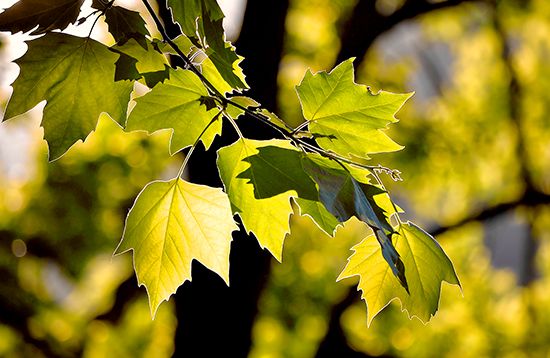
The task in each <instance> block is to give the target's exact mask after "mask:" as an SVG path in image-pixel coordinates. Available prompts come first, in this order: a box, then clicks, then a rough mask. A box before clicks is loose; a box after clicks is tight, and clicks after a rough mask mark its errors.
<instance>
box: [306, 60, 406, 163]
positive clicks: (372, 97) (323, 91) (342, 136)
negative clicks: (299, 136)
mask: <svg viewBox="0 0 550 358" xmlns="http://www.w3.org/2000/svg"><path fill="white" fill-rule="evenodd" d="M352 62H353V59H349V60H347V61H344V62H342V63H341V64H340V65H338V66H337V67H336V68H334V70H332V71H331V72H330V73H326V72H319V73H316V74H312V73H311V71H308V72H306V74H305V76H304V79H303V80H302V82H301V83H300V85H299V86H298V87H296V90H297V92H298V96H299V97H300V102H301V103H302V111H303V113H304V117H305V118H306V119H307V120H308V126H309V130H310V132H311V133H312V134H313V136H314V137H315V139H316V141H317V143H319V145H320V146H321V147H322V148H324V149H326V150H330V151H334V152H336V153H338V154H340V155H342V156H345V157H350V158H353V157H354V156H355V157H360V158H368V154H370V153H381V152H392V151H396V150H399V149H402V148H403V147H402V146H400V145H399V144H397V143H395V142H394V141H393V140H392V139H390V138H389V137H388V136H387V135H386V134H385V133H384V132H383V130H384V129H385V128H386V127H387V125H388V124H390V123H394V122H397V119H396V118H395V113H396V112H397V111H398V110H399V109H400V108H401V106H403V104H404V103H405V101H406V100H407V99H408V98H409V97H411V95H412V94H411V93H408V94H396V93H390V92H385V91H380V92H379V93H377V94H374V93H372V92H371V91H370V90H369V89H368V87H366V86H363V85H358V84H356V83H355V82H354V71H353V64H352Z"/></svg>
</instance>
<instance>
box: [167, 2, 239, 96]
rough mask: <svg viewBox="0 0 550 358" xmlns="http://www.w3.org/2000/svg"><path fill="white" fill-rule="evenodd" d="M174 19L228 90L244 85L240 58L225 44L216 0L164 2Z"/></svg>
mask: <svg viewBox="0 0 550 358" xmlns="http://www.w3.org/2000/svg"><path fill="white" fill-rule="evenodd" d="M167 4H168V6H169V7H170V9H171V10H172V16H173V18H174V20H175V21H176V22H177V23H178V24H179V25H180V27H181V30H182V32H183V33H184V34H185V35H186V36H187V37H188V38H189V39H190V40H191V41H192V42H193V44H194V45H195V46H196V47H198V48H200V49H202V50H203V51H205V53H206V55H207V57H208V58H209V59H210V60H211V62H212V64H213V65H214V66H215V67H216V69H217V71H218V72H219V74H220V75H221V76H222V77H223V79H224V80H225V81H226V82H227V83H228V84H229V86H230V87H231V88H232V89H246V88H248V85H247V84H246V82H245V80H244V75H243V74H242V71H241V69H240V67H239V63H240V62H241V61H242V59H243V58H242V57H241V56H239V55H237V53H236V52H235V47H234V46H233V45H231V43H230V42H227V41H225V32H224V30H223V24H222V22H223V18H224V14H223V12H222V10H221V8H220V7H219V5H218V3H217V2H216V0H186V1H181V0H168V1H167Z"/></svg>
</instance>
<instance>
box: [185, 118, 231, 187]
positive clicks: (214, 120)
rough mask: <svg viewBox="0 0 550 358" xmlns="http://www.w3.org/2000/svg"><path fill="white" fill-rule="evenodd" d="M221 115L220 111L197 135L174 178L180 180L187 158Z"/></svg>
mask: <svg viewBox="0 0 550 358" xmlns="http://www.w3.org/2000/svg"><path fill="white" fill-rule="evenodd" d="M221 113H222V111H219V112H218V113H217V114H216V115H215V116H214V117H212V119H211V120H210V122H208V124H207V125H206V127H204V129H203V130H202V132H201V133H200V134H199V136H198V137H197V139H196V140H195V143H193V146H191V149H189V152H187V154H186V155H185V159H184V160H183V164H182V165H181V167H180V170H179V171H178V176H177V177H176V178H181V176H182V174H183V172H184V171H185V167H186V166H187V162H188V161H189V158H191V155H192V154H193V151H194V150H195V147H196V146H197V145H198V144H199V141H200V140H201V138H202V136H203V135H204V133H206V131H207V130H208V128H210V126H211V125H212V124H213V123H214V122H216V121H217V120H218V119H219V118H220V114H221Z"/></svg>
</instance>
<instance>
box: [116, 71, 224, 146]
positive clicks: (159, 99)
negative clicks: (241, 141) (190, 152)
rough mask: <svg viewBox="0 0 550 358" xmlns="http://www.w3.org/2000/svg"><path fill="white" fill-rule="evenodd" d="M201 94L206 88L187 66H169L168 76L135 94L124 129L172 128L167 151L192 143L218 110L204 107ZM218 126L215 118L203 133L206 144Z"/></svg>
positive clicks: (151, 131) (153, 129)
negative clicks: (155, 84) (134, 102)
mask: <svg viewBox="0 0 550 358" xmlns="http://www.w3.org/2000/svg"><path fill="white" fill-rule="evenodd" d="M203 96H204V97H205V96H208V92H207V91H206V88H205V87H204V85H203V84H202V82H201V81H200V79H199V78H198V77H197V75H195V74H194V73H192V72H191V71H189V70H183V69H178V70H175V71H172V70H171V71H170V79H169V80H166V81H165V82H164V83H160V84H158V85H157V86H155V87H154V88H153V89H152V90H151V92H149V93H147V94H145V95H144V96H142V97H138V98H136V102H137V104H136V106H135V108H134V109H133V110H132V112H131V113H130V116H129V118H128V122H127V125H126V129H127V130H131V131H134V130H146V131H148V132H149V133H153V132H155V131H158V130H161V129H171V130H172V131H173V134H172V139H171V142H170V153H172V154H173V153H176V152H178V151H180V150H181V149H183V148H185V147H188V146H191V145H193V143H195V141H196V139H197V138H198V137H199V135H200V134H201V132H202V131H203V130H204V128H205V127H206V126H207V125H208V124H209V123H210V121H211V120H212V118H214V116H215V115H216V113H217V110H216V109H211V110H207V109H206V106H204V105H202V104H201V98H202V97H203ZM221 129H222V124H221V121H216V122H215V123H213V124H212V125H211V126H210V128H208V130H207V131H206V133H204V135H203V136H202V138H201V141H202V142H203V144H204V146H205V147H206V148H208V147H210V145H211V144H212V141H213V140H214V137H215V136H216V135H217V134H220V133H221Z"/></svg>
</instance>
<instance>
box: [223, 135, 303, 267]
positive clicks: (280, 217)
mask: <svg viewBox="0 0 550 358" xmlns="http://www.w3.org/2000/svg"><path fill="white" fill-rule="evenodd" d="M266 146H278V147H282V148H288V149H291V148H292V146H291V145H290V144H289V142H288V141H284V140H269V141H256V140H250V139H242V140H238V141H237V142H235V143H233V144H232V145H230V146H227V147H223V148H221V149H220V150H219V151H218V160H217V164H218V169H219V172H220V177H221V179H222V181H223V183H224V186H225V190H226V192H227V194H228V195H229V200H230V201H231V206H232V208H233V212H234V213H236V214H239V216H240V217H241V219H242V222H243V225H244V228H245V230H246V232H247V233H251V232H252V233H254V235H255V236H256V238H257V239H258V242H259V244H260V246H261V247H262V248H267V249H268V250H269V252H271V253H272V254H273V256H274V257H275V258H276V259H277V260H279V261H281V260H282V252H283V242H284V239H285V236H286V234H287V233H289V232H290V224H289V218H290V214H291V213H292V204H291V202H290V198H291V197H292V196H296V192H294V191H287V192H284V193H281V194H278V195H275V196H272V197H269V198H265V199H257V198H256V197H255V196H254V185H253V184H252V183H250V182H249V180H248V179H243V178H239V177H238V176H239V174H240V173H242V172H244V171H246V170H247V169H249V167H250V164H249V163H248V162H247V161H245V160H244V159H245V158H248V157H250V156H253V155H255V154H258V153H259V149H261V148H262V147H266ZM266 170H269V168H263V167H259V168H255V170H254V173H256V172H257V171H266Z"/></svg>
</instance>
